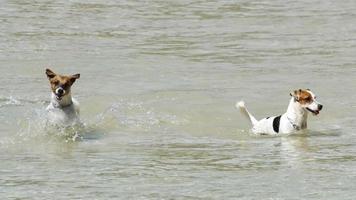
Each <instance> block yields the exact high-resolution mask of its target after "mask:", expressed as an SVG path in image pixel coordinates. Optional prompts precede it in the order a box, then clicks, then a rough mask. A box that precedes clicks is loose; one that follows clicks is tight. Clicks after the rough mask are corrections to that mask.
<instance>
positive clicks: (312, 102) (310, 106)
mask: <svg viewBox="0 0 356 200" xmlns="http://www.w3.org/2000/svg"><path fill="white" fill-rule="evenodd" d="M290 95H291V96H292V97H293V98H294V101H295V102H298V103H299V104H300V105H301V107H302V108H304V109H306V110H308V111H309V112H311V113H313V114H314V115H318V114H319V112H320V111H321V109H322V108H323V105H321V104H320V103H319V102H318V101H317V100H316V96H315V95H314V93H313V92H312V91H310V90H309V89H305V90H303V89H299V90H294V91H293V92H291V93H290Z"/></svg>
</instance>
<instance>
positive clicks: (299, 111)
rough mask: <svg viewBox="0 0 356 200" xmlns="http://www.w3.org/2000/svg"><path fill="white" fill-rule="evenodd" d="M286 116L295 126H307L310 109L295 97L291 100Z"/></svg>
mask: <svg viewBox="0 0 356 200" xmlns="http://www.w3.org/2000/svg"><path fill="white" fill-rule="evenodd" d="M286 116H287V118H288V120H289V121H290V123H291V124H292V125H293V126H296V127H298V128H306V127H307V119H308V111H307V110H305V109H304V108H303V107H302V106H301V105H300V104H299V103H298V102H296V101H295V100H294V97H292V98H291V100H290V102H289V105H288V109H287V113H286Z"/></svg>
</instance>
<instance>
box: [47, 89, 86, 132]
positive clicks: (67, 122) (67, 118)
mask: <svg viewBox="0 0 356 200" xmlns="http://www.w3.org/2000/svg"><path fill="white" fill-rule="evenodd" d="M46 110H47V111H48V122H49V123H50V124H54V125H64V126H71V125H75V124H78V123H80V119H79V103H78V101H76V100H75V99H74V98H72V96H71V93H70V92H69V93H68V94H67V95H65V96H63V98H62V99H61V100H58V99H57V98H56V95H55V94H54V93H52V96H51V103H50V104H49V105H48V106H47V109H46Z"/></svg>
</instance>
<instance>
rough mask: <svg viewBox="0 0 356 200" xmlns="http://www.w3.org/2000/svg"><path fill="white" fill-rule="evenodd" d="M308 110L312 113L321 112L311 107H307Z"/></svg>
mask: <svg viewBox="0 0 356 200" xmlns="http://www.w3.org/2000/svg"><path fill="white" fill-rule="evenodd" d="M307 110H308V111H309V112H311V113H313V114H314V115H318V114H319V110H312V109H310V108H308V107H307Z"/></svg>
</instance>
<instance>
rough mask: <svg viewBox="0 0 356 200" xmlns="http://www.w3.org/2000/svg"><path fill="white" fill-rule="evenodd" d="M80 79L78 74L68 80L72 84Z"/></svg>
mask: <svg viewBox="0 0 356 200" xmlns="http://www.w3.org/2000/svg"><path fill="white" fill-rule="evenodd" d="M79 78H80V74H74V75H72V76H71V77H70V80H71V81H72V83H74V82H75V80H77V79H79Z"/></svg>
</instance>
